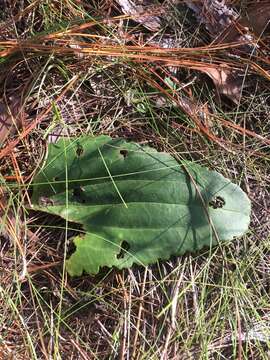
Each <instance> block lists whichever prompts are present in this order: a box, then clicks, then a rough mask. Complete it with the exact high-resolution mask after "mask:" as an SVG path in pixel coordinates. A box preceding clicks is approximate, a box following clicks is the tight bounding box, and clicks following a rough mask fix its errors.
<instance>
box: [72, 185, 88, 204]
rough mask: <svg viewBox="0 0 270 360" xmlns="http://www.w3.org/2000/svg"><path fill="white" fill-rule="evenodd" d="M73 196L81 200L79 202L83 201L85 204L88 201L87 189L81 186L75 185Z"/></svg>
mask: <svg viewBox="0 0 270 360" xmlns="http://www.w3.org/2000/svg"><path fill="white" fill-rule="evenodd" d="M72 193H73V197H74V199H75V200H76V201H77V202H79V203H82V204H84V203H85V202H86V199H85V189H84V188H83V187H81V186H78V187H75V188H74V189H73V192H72Z"/></svg>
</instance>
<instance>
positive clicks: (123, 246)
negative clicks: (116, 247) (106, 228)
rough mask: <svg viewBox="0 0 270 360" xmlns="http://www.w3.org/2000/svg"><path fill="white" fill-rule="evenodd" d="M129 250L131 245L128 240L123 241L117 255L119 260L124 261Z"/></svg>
mask: <svg viewBox="0 0 270 360" xmlns="http://www.w3.org/2000/svg"><path fill="white" fill-rule="evenodd" d="M129 249H130V246H129V243H128V242H127V241H126V240H124V241H122V243H121V247H120V252H119V254H117V255H116V257H117V259H123V258H124V256H125V255H126V253H127V251H128V250H129Z"/></svg>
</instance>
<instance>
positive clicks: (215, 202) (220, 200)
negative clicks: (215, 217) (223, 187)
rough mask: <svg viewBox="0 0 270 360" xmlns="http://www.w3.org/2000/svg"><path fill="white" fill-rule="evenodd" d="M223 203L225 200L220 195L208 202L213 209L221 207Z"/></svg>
mask: <svg viewBox="0 0 270 360" xmlns="http://www.w3.org/2000/svg"><path fill="white" fill-rule="evenodd" d="M224 205H225V200H224V199H223V197H221V196H215V197H214V198H213V199H212V200H211V201H210V202H209V206H210V207H211V208H213V209H221V208H223V206H224Z"/></svg>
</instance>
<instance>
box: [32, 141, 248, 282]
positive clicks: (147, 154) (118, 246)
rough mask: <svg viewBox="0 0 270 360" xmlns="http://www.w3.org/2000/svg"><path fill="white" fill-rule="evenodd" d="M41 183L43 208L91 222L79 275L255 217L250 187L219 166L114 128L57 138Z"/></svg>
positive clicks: (199, 243) (38, 205)
mask: <svg viewBox="0 0 270 360" xmlns="http://www.w3.org/2000/svg"><path fill="white" fill-rule="evenodd" d="M33 187H34V190H33V196H32V201H33V204H34V208H35V209H37V210H42V211H45V212H48V213H51V214H57V215H60V216H61V217H62V218H64V219H67V220H68V221H72V222H76V223H80V224H82V225H83V228H84V230H85V234H84V235H83V236H77V237H76V238H75V239H74V242H75V245H76V251H75V253H74V254H72V255H71V257H70V258H69V259H68V261H67V270H68V272H69V273H70V274H71V275H80V274H82V272H83V271H84V270H85V271H86V272H88V273H91V274H95V273H97V272H98V271H99V269H100V267H102V266H109V267H110V266H116V267H118V268H120V269H121V268H124V267H129V266H131V265H132V264H133V263H137V264H144V265H146V264H149V263H153V262H155V261H157V260H158V259H167V258H169V257H170V256H171V255H173V254H174V255H180V254H184V253H185V252H187V251H197V250H199V249H201V248H202V247H204V246H208V247H209V246H212V245H214V244H217V243H219V242H221V241H224V240H231V239H233V237H235V236H240V235H242V234H243V233H244V232H245V231H246V230H247V229H248V225H249V220H250V201H249V199H248V197H247V196H246V194H245V193H244V192H243V191H242V190H241V189H240V188H239V187H238V186H237V185H235V184H233V183H231V182H230V180H228V179H226V178H224V177H223V176H222V175H220V174H218V173H217V172H214V171H209V170H207V169H206V168H203V167H201V166H199V165H197V164H195V163H192V162H185V163H184V164H183V163H182V164H179V163H178V162H177V161H176V160H175V159H174V158H173V157H172V156H170V155H169V154H166V153H161V152H157V151H156V150H154V149H151V148H149V147H143V146H140V145H138V144H135V143H128V142H126V141H125V140H123V139H111V138H110V137H108V136H99V137H96V138H94V137H81V138H78V139H75V140H74V139H73V140H64V139H62V140H60V141H59V142H57V143H56V144H50V145H49V150H48V155H47V159H46V161H45V163H44V165H43V168H42V169H41V171H40V172H39V174H38V175H37V176H36V177H35V179H34V182H33Z"/></svg>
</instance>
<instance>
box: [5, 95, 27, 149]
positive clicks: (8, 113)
mask: <svg viewBox="0 0 270 360" xmlns="http://www.w3.org/2000/svg"><path fill="white" fill-rule="evenodd" d="M19 110H20V100H19V99H18V98H15V97H13V96H12V97H10V98H9V103H7V102H5V101H4V100H3V99H0V146H1V145H2V144H3V142H4V141H5V140H6V139H7V137H8V136H9V135H10V134H14V133H15V132H16V130H17V129H19V128H20V127H21V125H22V111H21V112H20V111H19Z"/></svg>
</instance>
